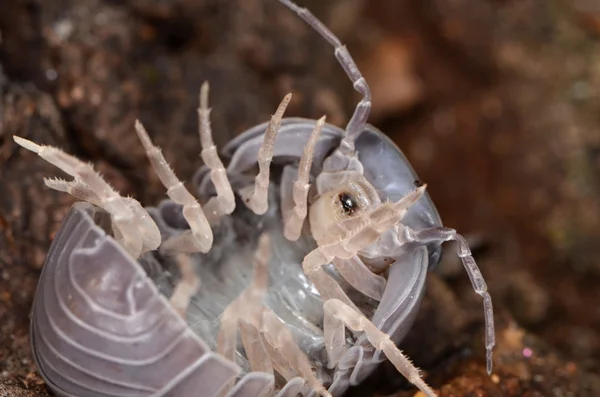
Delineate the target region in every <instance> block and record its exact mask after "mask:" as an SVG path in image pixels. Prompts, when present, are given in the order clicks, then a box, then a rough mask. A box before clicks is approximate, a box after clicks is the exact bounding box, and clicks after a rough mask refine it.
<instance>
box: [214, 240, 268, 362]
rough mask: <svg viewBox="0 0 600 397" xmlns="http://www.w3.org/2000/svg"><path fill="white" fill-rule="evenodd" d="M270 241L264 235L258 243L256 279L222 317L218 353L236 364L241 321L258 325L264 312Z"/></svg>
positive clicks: (255, 260) (255, 262) (254, 278)
mask: <svg viewBox="0 0 600 397" xmlns="http://www.w3.org/2000/svg"><path fill="white" fill-rule="evenodd" d="M269 244H270V239H269V237H268V235H266V234H263V235H262V236H260V239H259V241H258V249H257V251H256V253H255V255H254V277H253V280H252V284H250V285H249V286H248V288H246V289H245V290H244V291H243V292H242V293H241V294H240V296H238V297H237V298H236V299H235V300H234V301H233V302H231V303H230V304H229V306H227V308H226V309H225V311H224V312H223V315H222V316H221V328H220V329H219V335H218V338H217V352H219V353H220V354H222V355H223V356H225V357H226V358H227V359H229V360H231V361H234V362H235V351H236V347H237V328H238V323H239V321H240V320H246V321H248V322H249V323H251V324H258V323H259V322H260V321H259V318H260V316H261V312H262V310H263V303H262V299H263V297H264V295H265V293H266V292H267V288H268V286H269V269H268V266H269V263H268V262H269V256H270V248H269Z"/></svg>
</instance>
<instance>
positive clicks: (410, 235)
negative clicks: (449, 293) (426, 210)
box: [404, 227, 496, 374]
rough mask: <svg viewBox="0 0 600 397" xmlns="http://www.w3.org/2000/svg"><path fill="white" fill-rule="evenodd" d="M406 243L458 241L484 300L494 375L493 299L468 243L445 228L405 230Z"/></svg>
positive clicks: (488, 360)
mask: <svg viewBox="0 0 600 397" xmlns="http://www.w3.org/2000/svg"><path fill="white" fill-rule="evenodd" d="M404 239H405V241H414V242H418V243H423V244H427V243H430V242H440V241H451V240H454V241H456V243H457V245H458V256H459V258H461V260H462V262H463V266H464V267H465V270H466V271H467V274H468V275H469V279H470V280H471V284H472V285H473V289H474V290H475V292H476V293H477V294H479V295H480V296H481V297H482V298H483V313H484V318H485V349H486V367H487V372H488V374H491V373H492V365H493V363H492V350H493V348H494V346H495V344H496V336H495V332H494V309H493V306H492V297H491V296H490V294H489V293H488V292H487V285H486V283H485V280H484V279H483V275H482V274H481V271H480V270H479V267H478V266H477V263H475V259H473V256H472V255H471V250H470V249H469V245H468V244H467V241H466V240H465V239H464V238H463V237H462V236H461V235H460V234H458V233H456V230H454V229H450V228H445V227H433V228H429V229H424V230H419V231H415V230H411V229H408V228H405V236H404Z"/></svg>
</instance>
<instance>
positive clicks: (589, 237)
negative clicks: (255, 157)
mask: <svg viewBox="0 0 600 397" xmlns="http://www.w3.org/2000/svg"><path fill="white" fill-rule="evenodd" d="M298 3H299V4H300V5H303V6H307V7H309V8H310V9H311V10H312V11H313V12H314V13H315V14H316V15H317V16H318V17H319V18H321V19H322V20H323V21H324V22H325V24H326V25H327V26H329V27H330V28H331V29H332V30H333V31H334V32H335V33H336V34H338V35H339V37H340V38H341V39H342V41H344V42H345V43H347V44H348V47H349V49H350V52H351V53H352V54H353V56H354V57H355V59H356V61H357V63H358V64H359V66H360V68H361V70H362V71H363V73H364V75H365V77H366V79H367V81H368V82H369V83H370V86H371V89H372V91H373V113H372V117H371V119H370V120H371V123H372V124H374V125H375V126H377V127H378V128H380V129H381V130H382V131H384V132H385V133H387V134H389V136H390V137H392V138H393V139H394V140H395V141H396V142H397V144H398V146H399V147H400V148H401V149H402V150H403V151H404V153H405V154H406V155H407V157H408V158H409V159H410V161H411V162H412V164H413V166H414V168H415V169H416V171H417V173H418V174H419V176H420V178H421V180H423V181H424V182H426V183H427V184H428V190H429V193H430V195H431V196H432V198H433V200H434V202H435V203H436V204H437V206H438V209H439V211H440V214H441V216H442V219H443V220H444V223H445V225H446V226H449V227H452V228H455V229H457V230H458V231H459V232H460V233H462V234H464V235H465V236H466V237H467V238H468V240H469V242H470V243H471V245H472V247H473V251H474V254H475V257H476V259H477V260H478V263H479V266H480V267H481V269H482V272H483V274H484V276H485V278H486V280H487V284H488V287H489V290H490V293H491V295H492V298H493V299H494V304H495V309H496V317H495V318H496V331H497V340H498V346H497V348H496V350H495V354H496V356H495V357H496V358H495V365H496V367H495V371H494V375H493V376H491V377H489V376H487V374H486V373H485V362H484V359H483V354H484V347H483V343H482V341H483V334H482V323H483V313H482V305H481V299H480V297H479V296H477V295H476V294H475V293H474V292H473V290H472V288H471V285H470V283H469V280H468V277H467V276H466V274H465V273H464V270H463V269H462V267H461V264H460V262H459V261H458V260H457V259H456V258H455V255H454V252H453V251H452V248H453V247H452V246H451V245H450V246H449V247H448V250H447V252H446V254H445V256H444V261H443V263H442V265H441V266H440V267H439V268H438V271H437V272H436V273H433V274H431V275H430V277H429V279H428V282H427V283H428V284H427V288H428V289H427V295H426V298H425V301H424V303H423V308H422V310H421V312H420V315H419V318H418V320H417V323H416V324H415V327H414V329H413V332H412V333H411V334H410V335H409V337H408V338H407V339H406V340H405V342H404V343H403V346H402V347H403V348H404V349H405V350H406V352H407V354H408V355H409V356H410V357H412V358H413V359H414V361H415V363H416V364H417V365H418V366H420V367H421V368H422V369H423V370H424V375H425V377H426V380H427V382H428V383H430V384H431V385H432V386H433V387H434V388H435V389H436V390H437V391H438V392H439V395H440V396H557V397H562V396H594V397H597V396H600V375H599V373H600V358H599V357H600V227H599V221H600V205H599V204H600V202H599V197H600V196H599V193H600V191H599V189H600V96H599V87H600V3H598V2H597V1H595V0H588V1H586V0H421V1H409V0H329V1H318V0H306V1H298ZM204 80H208V81H210V84H211V98H210V101H211V106H212V108H213V111H212V124H213V130H214V134H215V140H216V141H217V144H218V145H221V146H222V145H223V144H224V143H225V142H227V141H228V140H229V139H231V138H232V137H233V136H235V135H236V134H239V133H240V132H242V131H244V130H245V129H247V128H249V127H251V126H253V125H255V124H258V123H261V122H264V121H266V120H268V118H269V117H270V114H271V113H272V112H274V110H275V108H276V106H277V105H278V103H279V101H280V100H281V98H282V97H283V96H284V95H285V94H286V93H288V92H292V93H293V94H294V98H293V100H292V103H291V104H290V106H289V108H288V112H287V115H288V116H303V117H310V118H318V117H320V116H322V115H323V114H326V115H327V116H328V122H331V123H333V124H337V125H340V126H343V125H345V123H346V122H347V120H348V118H349V116H350V115H351V114H352V111H353V108H354V106H355V104H356V102H357V101H358V99H359V96H358V94H357V93H356V92H354V91H353V89H352V86H351V83H350V82H349V80H348V79H347V77H346V75H345V74H344V73H343V71H342V69H341V68H340V66H339V65H338V64H337V63H336V61H335V58H334V56H333V51H332V48H331V47H329V46H328V45H327V43H325V42H324V41H323V40H322V39H321V38H320V37H319V36H318V35H316V34H315V33H314V32H312V31H311V30H310V29H309V28H308V27H307V26H306V25H305V24H304V22H303V21H301V20H300V19H299V18H297V17H296V16H295V15H293V14H292V13H290V12H289V11H288V10H287V9H285V8H284V7H283V6H281V5H280V4H278V2H277V1H275V0H135V1H124V0H44V1H42V0H0V283H1V284H0V396H47V395H48V394H47V393H48V392H47V391H46V388H45V386H44V384H43V381H42V380H41V378H40V377H39V376H38V375H37V373H36V371H35V366H34V364H33V362H32V359H31V356H30V349H29V346H28V311H29V308H30V306H31V302H32V297H33V292H34V289H35V285H36V282H37V278H38V276H39V273H40V267H41V266H42V264H43V261H44V258H45V255H46V253H47V249H48V247H49V246H50V242H51V240H52V237H53V234H54V233H55V232H56V230H57V228H58V226H59V225H60V222H61V220H62V219H63V217H64V215H65V213H66V212H67V211H68V209H69V207H70V206H71V204H72V203H73V201H74V200H73V199H71V198H70V197H68V196H66V195H63V194H59V193H55V192H52V191H50V190H49V189H47V188H45V187H44V185H43V182H42V177H44V176H53V175H56V174H57V171H56V170H55V169H54V168H53V167H52V166H50V165H48V164H46V163H45V162H44V161H43V160H41V159H39V158H36V157H35V156H34V155H33V154H31V153H25V151H24V150H22V149H20V148H18V147H17V146H16V144H15V143H14V142H13V140H12V135H13V134H14V135H19V136H22V137H25V138H28V139H32V140H35V141H36V142H40V143H44V144H52V145H57V146H59V147H61V148H63V149H65V150H66V151H68V152H69V153H72V154H75V155H77V156H78V157H79V158H81V159H84V160H87V161H92V162H94V164H96V165H97V167H98V169H99V170H100V171H101V172H102V173H103V174H104V175H105V176H106V178H107V179H108V180H109V181H110V182H111V183H112V184H113V185H114V186H115V187H116V188H117V189H119V190H120V191H121V192H122V193H123V194H131V195H133V196H134V197H135V198H137V199H139V200H140V201H141V202H142V203H144V204H152V203H156V202H157V200H159V199H160V198H162V197H163V196H164V189H163V188H162V187H161V186H160V185H159V182H158V181H157V179H156V178H155V177H154V176H152V171H151V169H150V167H149V166H148V163H147V160H146V158H145V155H144V153H143V151H142V148H141V145H139V143H138V141H137V137H136V136H135V134H134V132H133V121H134V120H135V119H136V118H140V119H141V121H142V122H143V123H144V124H145V125H146V126H147V128H148V130H149V132H150V134H151V136H152V137H153V139H154V141H155V142H156V143H157V144H158V145H159V146H161V147H162V148H163V149H164V153H165V156H166V158H167V159H168V160H169V161H170V162H171V164H172V165H173V167H174V169H175V171H176V173H177V174H178V175H179V176H181V177H182V179H184V180H186V179H187V180H189V178H191V176H192V175H193V172H194V170H195V169H197V168H198V167H199V165H200V159H199V156H198V155H199V152H200V144H199V141H198V139H197V114H196V107H197V106H198V99H197V97H198V90H199V87H200V84H201V83H202V82H203V81H204ZM351 395H355V396H371V395H395V396H413V395H415V389H412V388H410V386H409V385H408V384H407V383H406V382H405V381H404V380H403V379H402V377H401V376H400V375H398V374H396V372H395V370H393V368H391V367H390V366H388V365H384V366H382V368H381V369H380V370H379V371H378V372H377V373H376V374H375V375H374V376H373V377H372V379H370V380H369V381H367V382H365V384H363V385H362V386H361V387H360V388H358V389H356V390H353V391H351Z"/></svg>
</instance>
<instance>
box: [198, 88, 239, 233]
mask: <svg viewBox="0 0 600 397" xmlns="http://www.w3.org/2000/svg"><path fill="white" fill-rule="evenodd" d="M198 115H199V124H200V143H201V145H202V153H201V154H200V155H201V156H202V160H203V161H204V164H206V166H207V167H208V168H210V179H211V180H212V182H213V184H214V185H215V189H216V190H217V196H216V197H211V199H210V200H209V201H208V202H207V203H206V204H205V205H204V212H205V214H206V217H207V218H208V220H209V222H210V223H213V222H215V221H218V220H219V219H220V218H221V217H222V216H223V215H227V214H231V213H232V212H233V210H234V209H235V196H234V195H233V190H232V189H231V184H230V183H229V179H228V178H227V172H226V170H225V167H224V166H223V162H222V161H221V159H220V158H219V154H218V152H217V147H216V146H215V143H214V142H213V138H212V130H211V128H210V117H209V116H210V109H209V108H208V82H204V84H202V87H201V88H200V108H199V109H198Z"/></svg>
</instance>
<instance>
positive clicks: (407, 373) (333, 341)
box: [323, 299, 436, 397]
mask: <svg viewBox="0 0 600 397" xmlns="http://www.w3.org/2000/svg"><path fill="white" fill-rule="evenodd" d="M323 307H324V310H325V326H324V328H325V330H324V331H325V346H326V348H327V354H328V355H329V358H330V360H331V361H330V364H329V365H330V367H334V366H336V365H337V364H338V362H339V360H340V358H341V357H342V356H343V353H344V351H345V350H346V346H345V345H346V337H345V331H344V326H346V327H348V328H350V329H351V330H353V331H354V332H364V333H365V336H366V337H367V339H368V340H369V342H370V343H371V344H372V345H373V346H374V347H375V348H376V349H377V350H381V351H383V352H384V353H385V355H386V357H387V358H388V359H389V360H390V362H391V363H392V364H393V365H394V366H395V367H396V369H397V370H398V371H399V372H400V373H401V374H402V375H404V377H405V378H406V379H408V381H409V382H411V383H412V384H413V385H415V386H417V387H418V388H419V390H421V391H422V392H423V393H425V395H426V396H427V397H436V394H435V392H434V391H433V390H432V389H431V388H430V387H429V386H428V385H427V384H426V383H425V382H424V381H423V379H421V376H420V375H419V370H418V369H417V368H416V367H415V366H414V365H413V364H412V363H411V362H410V360H409V359H408V358H407V357H406V356H405V355H404V354H403V353H402V352H401V351H400V349H398V348H397V347H396V345H395V344H394V342H393V341H392V340H391V339H390V337H389V335H387V334H385V333H383V332H382V331H380V330H379V329H378V328H377V327H376V326H375V325H374V324H373V323H372V322H371V321H369V319H367V318H366V317H365V316H363V315H362V314H361V313H360V312H357V311H355V310H354V309H352V308H351V307H349V306H348V305H345V304H344V303H343V302H341V301H339V300H336V299H332V300H329V301H327V302H325V305H324V306H323Z"/></svg>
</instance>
